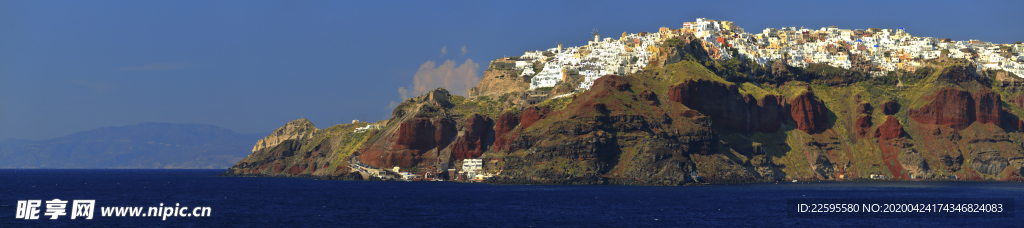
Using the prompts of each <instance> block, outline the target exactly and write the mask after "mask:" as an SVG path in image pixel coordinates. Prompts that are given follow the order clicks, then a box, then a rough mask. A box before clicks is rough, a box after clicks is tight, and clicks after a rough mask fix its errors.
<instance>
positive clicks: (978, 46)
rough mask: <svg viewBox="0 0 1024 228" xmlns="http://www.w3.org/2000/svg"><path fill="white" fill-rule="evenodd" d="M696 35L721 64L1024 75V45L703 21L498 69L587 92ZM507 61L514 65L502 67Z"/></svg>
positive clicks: (526, 56)
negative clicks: (936, 68)
mask: <svg viewBox="0 0 1024 228" xmlns="http://www.w3.org/2000/svg"><path fill="white" fill-rule="evenodd" d="M686 35H693V36H695V37H697V38H699V39H701V40H703V41H705V44H709V46H708V47H705V48H707V49H710V50H712V51H711V52H712V53H715V55H712V56H711V57H712V58H714V59H716V60H728V59H732V58H739V59H742V60H752V61H754V62H756V63H758V64H761V65H762V66H763V65H765V64H769V63H771V62H774V61H782V62H784V63H785V64H787V65H789V66H794V67H807V65H808V64H810V63H820V64H827V65H830V66H833V67H838V68H843V69H848V70H850V69H852V70H857V71H863V72H867V73H870V74H871V75H873V76H882V75H885V74H886V73H887V72H890V71H897V70H903V71H906V72H913V71H915V70H916V68H917V67H920V66H921V65H922V60H929V59H936V58H940V57H947V58H954V59H966V60H968V61H970V62H971V63H973V64H975V65H977V66H981V67H979V68H978V69H979V70H985V69H1001V70H1005V71H1007V72H1010V73H1013V74H1016V75H1018V76H1021V75H1024V44H1020V43H1017V44H993V43H991V42H982V41H978V40H967V41H953V40H950V39H948V38H944V39H942V38H933V37H915V36H912V35H910V34H909V33H907V32H906V31H905V30H904V29H903V28H900V29H879V28H869V29H867V30H864V29H853V30H851V29H840V28H838V27H836V26H829V27H824V28H821V29H817V30H812V29H806V28H803V27H801V28H799V29H797V28H796V27H782V28H766V29H764V30H762V31H761V33H756V34H752V33H747V32H745V31H744V29H743V28H740V27H739V26H736V25H735V24H734V23H733V22H731V21H718V20H710V19H705V18H697V21H695V22H685V23H683V27H682V28H677V29H670V28H668V27H662V28H660V29H659V30H658V32H653V33H652V32H641V33H625V32H623V33H622V35H621V36H620V37H619V38H618V39H614V38H611V37H605V38H603V39H602V38H601V36H600V34H599V33H597V32H595V33H594V38H593V39H591V40H590V41H589V42H588V44H587V45H585V46H580V47H566V48H563V47H562V45H561V44H559V45H558V47H555V48H550V49H547V50H543V51H527V52H525V53H523V55H522V56H518V57H506V58H504V59H501V60H502V61H497V62H499V64H497V65H495V66H494V67H498V68H502V67H507V68H512V69H515V70H519V71H521V73H519V76H520V77H529V78H530V90H538V89H545V88H551V87H554V86H555V85H557V84H558V83H562V82H564V81H569V77H570V76H571V75H580V76H582V78H583V80H582V82H580V83H579V85H578V86H575V88H576V90H577V91H581V90H587V89H589V88H590V86H591V85H592V84H593V83H594V80H596V79H597V78H600V77H601V76H604V75H629V74H633V73H636V72H637V71H639V70H642V69H643V68H644V67H645V66H647V64H648V63H649V62H650V61H651V60H652V59H655V58H657V57H658V55H659V53H658V47H660V46H661V45H662V44H663V43H664V42H666V41H668V40H671V39H675V38H677V37H681V36H686ZM501 63H505V64H506V65H508V66H504V65H501Z"/></svg>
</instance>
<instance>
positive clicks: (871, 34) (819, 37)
mask: <svg viewBox="0 0 1024 228" xmlns="http://www.w3.org/2000/svg"><path fill="white" fill-rule="evenodd" d="M698 21H701V19H698ZM704 21H708V20H704ZM712 23H716V24H724V23H728V24H731V22H725V21H712ZM706 31H707V30H706ZM695 34H697V35H704V36H706V37H704V39H705V40H706V41H715V42H716V43H719V44H723V45H727V46H729V47H732V48H736V49H737V52H738V53H739V54H740V55H741V56H743V57H744V58H748V59H752V60H754V61H756V62H758V63H760V64H765V63H768V62H771V61H780V60H781V61H784V62H785V63H786V64H788V65H790V66H795V67H806V66H807V64H810V63H820V64H827V65H830V66H834V67H839V68H844V69H850V68H852V67H854V61H855V60H858V61H866V62H870V65H871V66H874V67H871V68H870V69H869V70H868V71H869V72H870V73H872V74H873V75H876V76H877V75H884V74H885V72H888V71H895V70H900V69H902V70H907V71H914V70H915V69H916V68H917V67H920V66H922V63H921V61H920V60H927V59H935V58H939V57H948V58H956V59H967V60H969V61H971V62H974V63H975V64H976V65H978V66H981V68H982V69H1002V70H1006V71H1008V72H1011V73H1014V74H1016V75H1018V76H1024V69H1022V65H1021V62H1022V60H1024V52H1022V50H1024V45H1021V44H1013V45H998V44H992V43H990V42H981V41H977V40H968V41H953V40H949V39H939V38H932V37H915V36H912V35H910V34H909V33H907V32H906V31H905V30H904V29H903V28H900V29H877V28H869V29H867V30H863V29H854V30H850V29H839V28H838V27H835V26H830V27H825V28H821V29H817V30H811V29H805V28H800V29H797V28H796V27H783V28H779V29H776V28H766V29H764V30H762V31H761V33H757V34H749V33H744V32H743V30H742V29H740V28H738V27H734V26H733V28H732V29H731V30H727V29H725V28H721V27H714V28H712V29H711V30H710V31H709V32H706V33H700V34H698V33H695ZM698 37H700V36H698ZM1004 49H1005V50H1006V51H1012V52H1016V53H1017V55H1014V56H1012V57H1010V58H1006V57H1004V55H1003V53H1002V52H1003V51H1004ZM723 58H725V59H728V57H723Z"/></svg>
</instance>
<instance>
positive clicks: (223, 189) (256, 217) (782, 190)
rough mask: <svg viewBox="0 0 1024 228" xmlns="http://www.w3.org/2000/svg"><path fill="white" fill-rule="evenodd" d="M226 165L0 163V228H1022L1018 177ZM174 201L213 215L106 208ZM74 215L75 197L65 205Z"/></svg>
mask: <svg viewBox="0 0 1024 228" xmlns="http://www.w3.org/2000/svg"><path fill="white" fill-rule="evenodd" d="M222 172H224V171H223V170H0V189H2V190H3V191H0V227H314V226H317V227H321V226H324V227H638V226H639V227H684V226H685V227H691V226H698V227H704V226H713V227H879V226H885V227H949V226H953V227H1020V226H1022V224H1024V223H1022V222H1024V219H1022V218H1024V216H1022V215H1020V212H1024V211H1022V210H1021V206H1020V204H1021V202H1024V201H1022V199H1024V183H1008V182H822V183H806V184H805V183H801V184H796V183H780V184H775V183H771V184H742V185H709V186H686V187H647V186H550V185H487V184H467V183H453V182H371V181H326V180H314V179H299V178H263V177H218V176H217V175H218V174H220V173H222ZM54 198H59V199H61V200H67V201H69V202H70V201H72V200H75V199H94V200H96V203H95V207H96V208H95V212H94V213H95V214H94V217H93V219H92V220H86V219H82V218H77V219H75V220H72V219H70V218H69V216H61V217H58V218H57V219H56V220H50V219H49V218H50V217H49V216H44V215H43V212H45V211H46V208H45V207H43V208H40V218H39V219H38V220H25V219H16V218H15V215H16V208H17V202H18V200H30V199H41V200H43V201H48V200H52V199H54ZM799 198H950V199H957V198H1012V199H1013V200H1014V202H1017V204H1014V208H1013V209H1014V210H1015V211H1016V212H1017V213H1015V214H1013V216H1012V218H873V217H868V218H796V217H793V216H788V215H787V206H786V203H787V200H788V199H799ZM160 203H163V204H164V205H165V206H173V205H174V204H179V205H180V206H181V207H190V209H191V207H209V208H210V211H211V213H210V216H209V217H167V218H166V220H163V218H162V217H102V216H101V215H100V213H101V211H100V207H111V206H136V207H151V206H158V205H159V204H160ZM68 208H69V209H68V213H69V215H70V206H68Z"/></svg>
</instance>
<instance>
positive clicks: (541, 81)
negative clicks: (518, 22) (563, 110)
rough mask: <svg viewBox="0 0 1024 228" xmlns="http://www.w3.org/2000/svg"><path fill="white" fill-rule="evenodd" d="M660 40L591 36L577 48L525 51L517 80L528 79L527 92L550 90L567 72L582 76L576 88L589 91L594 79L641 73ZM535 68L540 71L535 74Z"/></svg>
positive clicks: (518, 63)
mask: <svg viewBox="0 0 1024 228" xmlns="http://www.w3.org/2000/svg"><path fill="white" fill-rule="evenodd" d="M661 41H662V40H661V37H660V36H659V35H657V34H656V33H641V34H626V33H623V34H622V36H621V37H620V38H619V39H612V38H608V37H606V38H604V39H601V37H600V34H597V33H595V34H594V39H592V40H590V41H589V42H588V44H587V45H585V46H581V47H568V48H562V45H561V44H559V45H558V47H556V48H550V49H548V50H544V51H528V52H526V53H524V54H523V55H522V56H520V57H519V59H518V60H517V61H516V65H515V68H516V69H518V70H522V73H521V74H520V75H519V76H532V77H533V78H532V79H531V81H530V89H537V88H547V87H554V86H555V85H556V84H558V83H559V82H562V81H565V80H566V79H567V77H568V74H570V72H572V73H578V74H580V75H582V76H583V77H584V78H583V82H581V83H580V85H579V87H578V88H581V89H590V86H591V85H593V84H594V80H597V78H599V77H601V76H604V75H610V74H618V75H624V74H631V73H635V72H636V71H639V70H640V69H643V67H644V66H646V65H647V63H648V62H650V59H651V58H652V57H654V55H653V53H655V52H656V51H655V50H654V49H656V48H657V46H658V44H659V43H660V42H661ZM536 64H541V65H543V66H544V67H543V68H541V70H540V71H539V72H537V71H535V70H534V68H535V67H534V66H535V65H536Z"/></svg>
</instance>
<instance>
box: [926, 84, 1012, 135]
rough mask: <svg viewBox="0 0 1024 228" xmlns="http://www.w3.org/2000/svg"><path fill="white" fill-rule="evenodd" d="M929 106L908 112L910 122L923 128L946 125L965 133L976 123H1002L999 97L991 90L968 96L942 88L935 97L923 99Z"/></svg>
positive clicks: (959, 91)
mask: <svg viewBox="0 0 1024 228" xmlns="http://www.w3.org/2000/svg"><path fill="white" fill-rule="evenodd" d="M925 99H930V100H931V103H929V104H928V105H925V106H924V107H921V108H920V109H911V110H910V111H909V114H910V118H912V119H914V120H915V121H917V122H919V123H923V124H937V125H948V126H950V127H953V128H957V129H964V128H966V127H967V126H970V125H971V123H974V122H975V121H977V122H979V123H983V124H986V123H992V124H996V125H999V124H1000V123H1001V121H1000V120H1001V118H1002V117H1001V110H1002V106H1001V105H1000V96H999V94H997V93H995V92H992V91H991V90H987V89H986V90H982V91H980V92H977V93H974V94H971V93H970V92H967V91H963V90H958V89H954V88H945V89H942V90H941V91H939V92H936V93H935V95H932V96H928V97H925Z"/></svg>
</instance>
